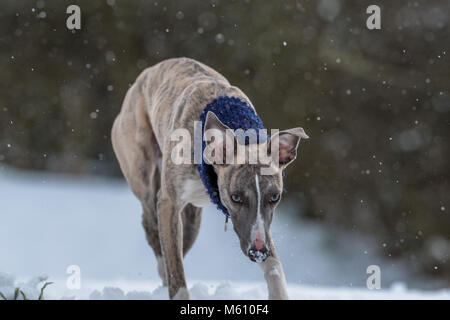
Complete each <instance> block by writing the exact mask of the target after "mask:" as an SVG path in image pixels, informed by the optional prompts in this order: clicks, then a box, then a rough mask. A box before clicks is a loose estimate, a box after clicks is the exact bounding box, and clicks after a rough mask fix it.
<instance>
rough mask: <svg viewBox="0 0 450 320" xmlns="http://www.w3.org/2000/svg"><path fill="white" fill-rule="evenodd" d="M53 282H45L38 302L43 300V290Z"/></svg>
mask: <svg viewBox="0 0 450 320" xmlns="http://www.w3.org/2000/svg"><path fill="white" fill-rule="evenodd" d="M52 283H53V282H46V283H44V285H43V286H42V288H41V294H40V295H39V299H38V300H43V299H44V290H45V288H47V286H49V285H51V284H52Z"/></svg>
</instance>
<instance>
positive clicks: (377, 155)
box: [0, 0, 450, 286]
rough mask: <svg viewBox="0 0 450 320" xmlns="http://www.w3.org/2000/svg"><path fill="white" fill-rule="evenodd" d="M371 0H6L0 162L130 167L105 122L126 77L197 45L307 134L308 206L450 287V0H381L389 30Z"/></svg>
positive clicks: (272, 114)
mask: <svg viewBox="0 0 450 320" xmlns="http://www.w3.org/2000/svg"><path fill="white" fill-rule="evenodd" d="M372 2H373V1H364V0H363V1H348V0H347V1H345V0H320V1H294V0H282V1H281V0H280V1H256V0H247V1H226V0H205V1H198V0H195V1H194V0H178V1H163V0H157V1H144V0H142V1H125V0H123V1H120V0H117V1H114V0H108V1H73V0H70V1H49V0H47V1H43V0H39V1H2V2H1V4H0V70H1V72H0V79H1V83H2V84H1V86H0V166H1V165H2V164H6V165H8V166H14V167H16V168H23V169H33V170H36V169H37V170H48V171H53V172H68V173H73V174H99V175H114V176H118V175H120V170H119V167H118V164H117V161H116V159H115V157H114V154H113V152H112V148H111V143H110V129H111V125H112V121H113V119H114V117H115V116H116V115H117V113H118V112H119V109H120V107H121V103H122V100H123V98H124V96H125V93H126V91H127V89H128V87H129V86H130V84H131V83H133V81H134V80H135V79H136V77H137V76H138V74H139V73H140V72H141V71H142V70H143V69H145V68H146V67H149V66H151V65H153V64H155V63H157V62H159V61H161V60H163V59H166V58H169V57H177V56H187V57H191V58H194V59H198V60H200V61H202V62H204V63H206V64H208V65H209V66H211V67H213V68H215V69H216V70H218V71H219V72H221V73H222V74H224V75H225V76H226V77H227V78H228V79H229V80H230V82H231V83H233V84H234V85H237V86H239V87H240V88H241V89H242V90H243V91H244V92H245V93H246V94H247V95H248V96H249V97H250V99H251V100H252V102H253V104H254V105H255V107H256V108H257V110H258V113H259V115H260V116H261V118H262V119H263V121H264V122H265V125H266V127H267V128H280V129H283V128H290V127H295V126H302V127H303V128H304V129H305V131H306V132H307V133H308V134H309V135H310V137H311V139H310V140H308V141H302V142H301V146H300V157H299V160H297V161H296V163H295V165H293V166H292V167H290V168H289V169H288V170H287V177H288V179H287V180H286V182H287V185H286V189H287V193H286V195H285V197H286V198H288V199H290V200H291V201H292V203H293V204H295V208H296V209H295V210H294V211H295V213H296V214H297V215H298V216H303V217H307V218H309V219H313V220H316V221H319V222H321V223H323V224H324V225H327V226H329V230H330V232H334V231H335V230H347V232H355V233H361V234H369V235H372V236H374V237H375V239H376V241H377V243H378V244H379V248H378V250H379V252H380V253H381V254H382V255H384V256H385V257H388V258H389V257H391V258H392V259H394V258H396V257H403V258H404V259H407V261H409V263H408V265H409V266H410V268H411V270H413V271H414V272H417V274H421V275H424V274H427V275H429V276H431V279H433V278H434V279H435V280H436V281H435V282H434V281H431V282H433V283H437V286H448V285H449V284H450V266H449V252H450V236H449V233H450V232H449V229H450V218H449V216H450V215H449V212H450V203H449V202H448V201H449V192H450V188H449V169H450V166H449V160H450V159H449V133H450V128H449V125H450V117H449V116H450V113H449V111H450V95H449V94H450V92H449V86H450V48H449V47H450V45H449V44H450V23H449V17H450V1H442V0H426V1H425V0H417V1H402V0H399V1H376V2H377V4H378V5H380V7H381V10H382V16H381V17H382V29H381V30H368V29H367V28H366V19H367V17H368V14H366V8H367V7H368V6H369V5H370V4H374V3H372ZM70 4H77V5H79V6H80V7H81V12H82V29H81V30H77V31H76V32H72V31H69V30H68V29H67V28H66V19H67V17H68V15H67V14H66V8H67V6H68V5H70ZM0 210H1V209H0Z"/></svg>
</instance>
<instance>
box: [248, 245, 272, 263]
mask: <svg viewBox="0 0 450 320" xmlns="http://www.w3.org/2000/svg"><path fill="white" fill-rule="evenodd" d="M248 257H249V258H250V260H252V261H253V262H256V263H260V262H263V261H265V260H266V259H267V258H268V257H269V250H267V248H265V247H263V248H261V250H256V249H255V248H254V247H253V248H251V249H250V250H248Z"/></svg>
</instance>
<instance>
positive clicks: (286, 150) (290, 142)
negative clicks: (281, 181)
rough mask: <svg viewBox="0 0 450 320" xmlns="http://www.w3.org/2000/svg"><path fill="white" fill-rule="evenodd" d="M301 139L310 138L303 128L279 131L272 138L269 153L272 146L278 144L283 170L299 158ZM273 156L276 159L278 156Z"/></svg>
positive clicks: (280, 163)
mask: <svg viewBox="0 0 450 320" xmlns="http://www.w3.org/2000/svg"><path fill="white" fill-rule="evenodd" d="M301 138H303V139H308V138H309V137H308V135H307V134H306V133H305V130H303V128H293V129H288V130H283V131H279V132H277V133H276V134H274V135H273V136H272V137H271V138H270V143H269V144H270V148H269V151H270V150H272V144H274V143H278V163H279V165H280V167H281V168H283V169H284V168H285V167H287V166H288V165H289V164H290V163H291V162H292V161H294V160H295V158H297V149H298V144H299V142H300V139H301ZM272 156H273V157H276V154H274V155H272ZM274 160H275V161H276V160H277V159H276V158H275V159H274Z"/></svg>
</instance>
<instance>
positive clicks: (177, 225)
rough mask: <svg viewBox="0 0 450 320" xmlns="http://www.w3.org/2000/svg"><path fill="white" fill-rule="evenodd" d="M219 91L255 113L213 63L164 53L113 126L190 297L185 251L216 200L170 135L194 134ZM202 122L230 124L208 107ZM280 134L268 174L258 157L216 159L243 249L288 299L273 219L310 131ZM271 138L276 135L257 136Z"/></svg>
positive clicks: (162, 251) (163, 254)
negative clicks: (254, 160) (251, 160)
mask: <svg viewBox="0 0 450 320" xmlns="http://www.w3.org/2000/svg"><path fill="white" fill-rule="evenodd" d="M218 97H233V99H237V100H236V101H245V103H247V104H248V106H249V107H250V108H251V110H250V111H251V112H254V113H255V114H256V112H255V111H254V110H255V109H254V107H253V106H252V105H251V103H250V100H249V98H248V97H247V96H246V95H245V94H244V93H243V92H242V91H241V90H240V89H239V88H237V87H235V86H232V85H230V83H229V82H228V81H227V79H226V78H225V77H224V76H222V75H221V74H219V73H218V72H216V71H215V70H213V69H212V68H210V67H208V66H206V65H204V64H202V63H200V62H197V61H195V60H192V59H189V58H176V59H169V60H165V61H162V62H160V63H158V64H157V65H154V66H152V67H150V68H147V69H146V70H144V71H143V72H142V73H141V74H140V75H139V77H138V78H137V80H136V82H135V83H134V84H133V85H132V86H131V87H130V89H129V90H128V92H127V94H126V96H125V100H124V102H123V105H122V109H121V111H120V113H119V115H118V116H117V118H116V119H115V121H114V125H113V128H112V144H113V148H114V151H115V154H116V156H117V159H118V160H119V163H120V167H121V170H122V172H123V174H124V176H125V178H126V180H127V182H128V184H129V185H130V187H131V190H132V192H133V193H134V194H135V196H136V197H137V198H138V199H139V201H140V202H141V204H142V210H143V214H142V224H143V227H144V229H145V232H146V237H147V240H148V243H149V244H150V246H151V247H152V249H153V251H154V253H155V256H156V259H157V261H158V273H159V275H160V277H161V279H162V281H163V285H164V286H168V290H169V297H170V298H171V299H189V292H188V290H187V286H186V279H185V273H184V268H183V257H184V256H185V255H186V253H187V252H188V251H189V249H190V248H191V247H192V245H193V243H194V241H195V239H196V238H197V235H198V232H199V227H200V220H201V213H202V207H204V206H206V205H208V204H210V203H211V197H210V195H208V192H207V190H206V188H205V185H204V183H202V179H201V177H200V174H199V170H198V165H196V164H195V163H182V164H178V163H175V162H174V160H173V157H172V150H173V148H174V146H175V145H176V143H177V142H176V141H174V140H173V139H171V136H172V133H173V132H174V131H175V130H177V129H180V128H183V129H185V130H187V131H188V132H189V133H191V137H194V135H195V133H194V123H195V122H196V121H200V116H201V114H202V112H204V109H205V106H206V105H208V104H209V103H211V101H214V99H217V98H218ZM233 101H235V100H233ZM204 120H205V119H204ZM203 125H204V129H205V130H206V129H214V130H218V131H224V130H226V129H229V126H227V125H225V124H224V123H223V122H222V121H221V120H220V119H219V117H218V116H216V114H214V112H208V114H207V115H206V120H205V121H204V124H203ZM276 137H277V140H276V141H278V146H279V149H278V152H277V154H276V155H273V157H275V158H277V159H276V160H277V162H278V166H277V167H276V168H275V170H274V172H273V174H270V175H263V174H261V172H260V170H259V169H258V168H259V167H260V165H255V164H247V163H244V164H237V165H233V164H232V165H226V164H214V163H211V165H212V168H213V172H214V173H215V174H216V175H217V180H216V183H217V190H218V198H219V201H220V202H221V205H222V206H223V208H225V210H226V212H227V214H228V215H229V217H230V218H231V221H232V224H233V228H234V230H235V232H236V233H237V235H238V237H239V241H240V246H241V249H242V251H243V253H244V254H245V255H246V256H248V257H249V258H250V259H251V260H252V261H255V262H257V263H258V264H259V266H260V267H261V268H262V270H263V272H264V277H265V279H266V282H267V286H268V293H269V299H288V293H287V288H286V279H285V275H284V272H283V267H282V264H281V262H280V260H279V258H278V255H277V252H276V249H275V247H274V243H273V241H272V237H271V233H270V230H269V227H270V225H271V222H272V217H273V213H274V210H275V208H276V206H277V204H278V203H279V201H280V199H281V193H282V190H283V170H284V169H285V168H286V166H287V165H288V164H289V163H291V162H292V161H293V160H294V159H295V158H296V156H297V148H298V144H299V141H300V138H308V136H307V135H306V134H305V132H304V131H303V129H302V128H294V129H290V130H285V131H279V133H278V134H276ZM272 141H274V140H273V136H272V137H268V139H266V140H265V141H259V142H258V144H260V145H262V144H270V143H271V142H272ZM209 142H210V141H209ZM209 142H208V143H209ZM226 146H227V148H228V145H226ZM245 147H246V148H247V147H249V145H247V146H245ZM226 151H227V150H226V148H224V152H226Z"/></svg>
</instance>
